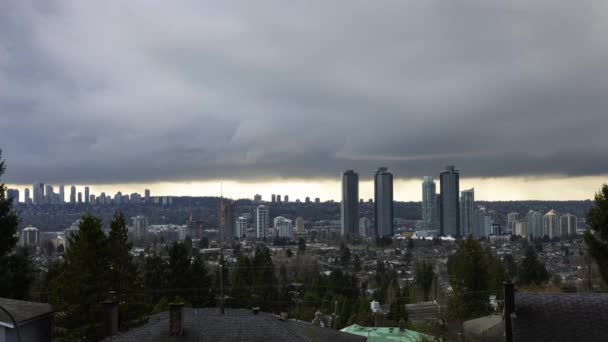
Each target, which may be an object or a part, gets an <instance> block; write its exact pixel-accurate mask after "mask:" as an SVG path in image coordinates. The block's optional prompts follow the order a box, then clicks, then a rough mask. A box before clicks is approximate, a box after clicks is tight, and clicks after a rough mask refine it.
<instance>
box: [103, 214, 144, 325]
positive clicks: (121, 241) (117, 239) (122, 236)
mask: <svg viewBox="0 0 608 342" xmlns="http://www.w3.org/2000/svg"><path fill="white" fill-rule="evenodd" d="M132 247H133V244H132V243H131V242H129V239H128V229H127V224H126V221H125V218H124V216H123V214H122V213H121V212H116V213H115V214H114V218H113V220H112V222H111V223H110V235H109V237H108V249H109V250H108V252H109V253H108V254H109V260H108V262H109V270H108V278H109V281H110V288H111V289H112V290H113V291H114V292H115V293H116V299H117V300H118V303H119V311H120V312H119V316H118V317H119V319H120V324H121V325H122V326H126V325H127V322H128V321H131V320H134V319H136V318H138V317H140V316H141V315H143V314H144V313H145V311H146V310H145V306H144V305H145V304H146V300H145V299H144V298H143V286H142V282H141V280H140V278H139V273H138V271H137V265H136V264H135V261H134V260H133V256H132V255H131V248H132Z"/></svg>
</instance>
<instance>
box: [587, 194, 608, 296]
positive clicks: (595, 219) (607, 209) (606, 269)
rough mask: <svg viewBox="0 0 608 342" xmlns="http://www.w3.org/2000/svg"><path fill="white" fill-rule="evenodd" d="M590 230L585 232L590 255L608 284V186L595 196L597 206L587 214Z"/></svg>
mask: <svg viewBox="0 0 608 342" xmlns="http://www.w3.org/2000/svg"><path fill="white" fill-rule="evenodd" d="M587 224H588V225H589V228H590V230H587V231H586V232H585V236H584V238H585V243H586V244H587V247H588V250H589V254H590V255H591V257H592V258H593V260H595V262H596V263H597V265H598V269H599V272H600V276H601V277H602V279H603V280H604V283H606V284H608V184H604V185H602V188H601V189H600V191H599V192H598V193H596V194H595V204H594V206H593V207H592V208H591V210H589V213H588V214H587Z"/></svg>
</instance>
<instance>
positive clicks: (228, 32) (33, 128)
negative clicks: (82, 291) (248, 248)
mask: <svg viewBox="0 0 608 342" xmlns="http://www.w3.org/2000/svg"><path fill="white" fill-rule="evenodd" d="M607 31H608V3H606V2H604V1H601V0H597V1H587V0H582V1H577V2H576V3H573V2H567V1H563V2H556V1H544V0H534V1H524V0H521V1H520V0H516V1H512V2H509V3H500V4H491V3H489V2H488V1H482V0H479V1H466V0H464V1H457V2H453V1H396V0H395V1H391V0H387V1H363V0H360V1H358V0H355V1H353V0H348V1H347V0H344V1H329V2H328V1H317V0H314V1H313V0H306V1H299V0H295V1H288V2H285V1H230V2H217V1H208V2H207V1H128V2H125V1H102V2H87V1H67V0H66V1H25V0H5V1H2V2H1V3H0V148H2V149H3V150H4V156H5V158H6V159H7V162H8V165H9V169H8V171H7V174H6V176H7V179H6V180H7V181H8V182H13V183H32V182H34V181H37V180H42V181H48V182H66V183H69V182H88V183H95V182H96V183H120V182H154V181H181V180H206V179H214V178H218V177H223V178H231V179H241V180H255V179H276V178H283V177H286V178H290V177H296V178H307V177H317V178H325V177H336V175H337V174H338V173H339V172H340V171H341V170H343V169H347V168H348V169H350V168H353V169H355V170H357V171H359V172H360V173H361V174H362V175H369V174H371V172H372V170H373V169H374V168H376V167H377V166H379V165H388V166H389V167H390V168H391V169H392V170H393V171H394V172H395V175H396V176H397V177H401V178H410V177H419V176H422V175H425V174H436V173H438V172H439V171H440V170H441V169H442V168H443V166H444V165H445V164H456V165H457V166H459V167H460V168H461V169H462V170H463V172H464V173H465V174H466V175H467V176H473V177H486V176H518V175H550V174H552V175H553V174H565V175H597V174H603V173H606V172H607V171H606V170H608V158H606V156H607V155H608V140H607V139H606V138H605V130H606V127H608V112H607V108H608V97H607V96H606V94H608V78H607V77H606V75H607V74H608V63H606V61H607V60H608V39H607V38H606V34H605V32H607Z"/></svg>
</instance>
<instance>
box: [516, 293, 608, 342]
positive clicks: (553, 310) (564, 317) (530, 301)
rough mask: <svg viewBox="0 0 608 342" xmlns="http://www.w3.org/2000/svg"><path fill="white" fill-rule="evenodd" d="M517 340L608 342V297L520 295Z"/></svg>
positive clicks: (517, 295) (572, 294)
mask: <svg viewBox="0 0 608 342" xmlns="http://www.w3.org/2000/svg"><path fill="white" fill-rule="evenodd" d="M512 322H513V341H515V342H524V341H564V342H567V341H577V342H580V341H585V342H587V341H607V340H608V294H601V293H559V294H548V293H547V294H545V293H516V294H515V317H514V319H513V320H512Z"/></svg>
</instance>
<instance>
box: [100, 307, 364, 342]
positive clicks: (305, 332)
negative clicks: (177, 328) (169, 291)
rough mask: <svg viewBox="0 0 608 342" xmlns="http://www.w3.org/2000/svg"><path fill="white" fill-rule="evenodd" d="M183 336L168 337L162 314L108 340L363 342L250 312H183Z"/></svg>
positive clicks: (185, 310)
mask: <svg viewBox="0 0 608 342" xmlns="http://www.w3.org/2000/svg"><path fill="white" fill-rule="evenodd" d="M183 329H184V330H183V331H184V334H183V336H179V337H169V314H168V313H167V312H162V313H160V314H157V315H154V316H152V317H150V319H149V321H148V323H147V324H145V325H144V326H141V327H138V328H135V329H132V330H130V331H127V332H125V333H122V334H119V335H116V336H113V337H111V338H108V339H107V340H106V341H113V342H156V341H197V342H198V341H200V342H204V341H218V342H222V341H237V342H238V341H241V342H249V341H263V342H275V341H276V342H279V341H281V342H283V341H303V342H308V341H332V342H351V341H352V342H363V341H366V340H367V339H366V338H365V337H361V336H356V335H353V334H348V333H343V332H340V331H337V330H333V329H328V328H321V327H318V326H315V325H312V324H310V323H306V322H301V321H295V320H290V319H281V318H279V317H277V316H275V315H273V314H270V313H264V312H260V313H258V314H257V315H254V314H253V313H252V311H251V310H245V309H226V311H225V314H223V315H222V314H220V313H219V311H218V309H215V308H210V309H192V308H184V309H183Z"/></svg>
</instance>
